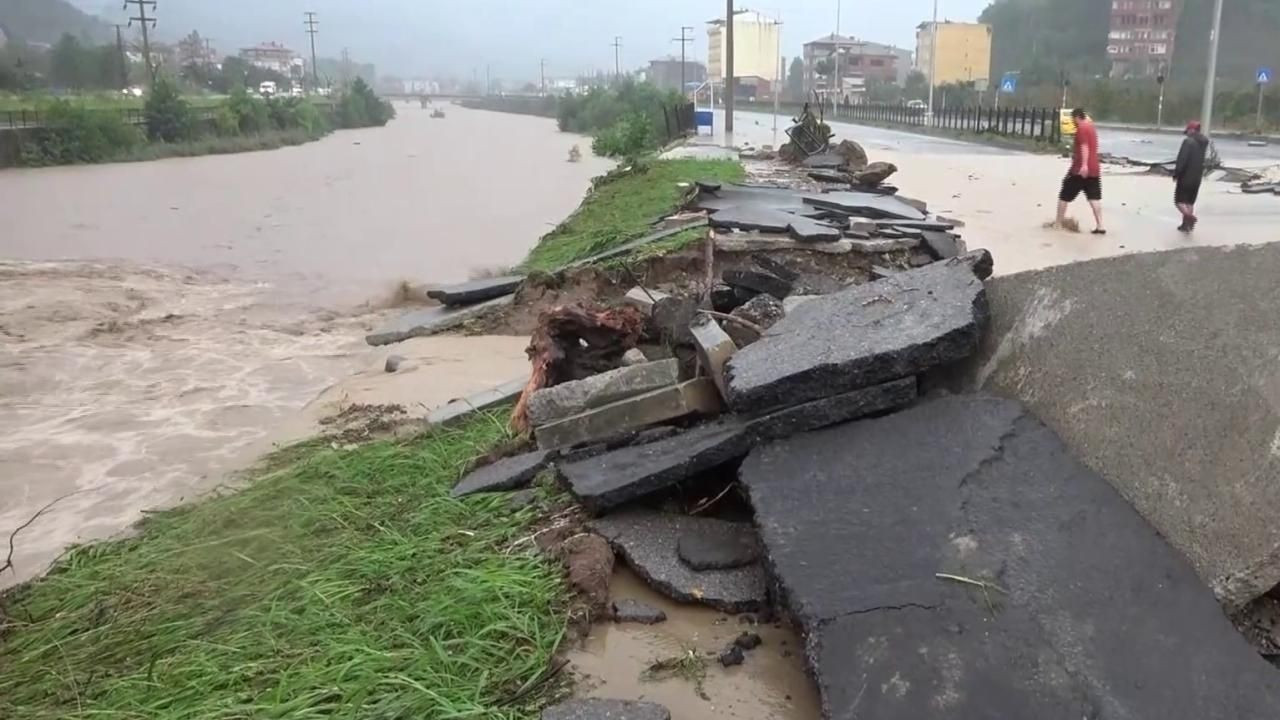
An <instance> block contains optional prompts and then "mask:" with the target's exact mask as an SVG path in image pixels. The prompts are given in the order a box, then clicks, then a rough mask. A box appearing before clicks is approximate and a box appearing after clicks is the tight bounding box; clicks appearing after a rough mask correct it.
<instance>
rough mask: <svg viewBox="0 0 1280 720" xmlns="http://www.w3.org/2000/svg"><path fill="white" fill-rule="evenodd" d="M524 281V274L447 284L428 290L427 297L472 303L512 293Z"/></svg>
mask: <svg viewBox="0 0 1280 720" xmlns="http://www.w3.org/2000/svg"><path fill="white" fill-rule="evenodd" d="M521 282H524V276H523V275H506V276H503V277H495V278H485V279H483V280H471V281H469V282H464V283H460V284H458V285H445V286H441V287H433V288H430V289H429V290H427V297H429V298H431V299H433V300H439V301H440V302H442V303H444V304H445V305H471V304H473V303H478V302H484V301H485V300H492V299H494V298H498V297H502V296H503V295H510V294H512V293H514V292H515V291H516V288H518V287H520V283H521Z"/></svg>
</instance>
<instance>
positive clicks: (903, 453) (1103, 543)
mask: <svg viewBox="0 0 1280 720" xmlns="http://www.w3.org/2000/svg"><path fill="white" fill-rule="evenodd" d="M922 442H923V443H925V444H926V446H927V447H925V448H922V446H921V443H922ZM739 478H740V481H741V482H742V483H743V484H744V485H745V487H746V488H747V491H748V494H749V496H750V500H751V503H752V505H753V506H754V508H755V512H756V523H757V525H758V526H759V528H760V532H761V539H762V541H763V543H764V546H765V552H766V555H767V557H768V564H769V566H770V568H771V569H772V571H773V578H774V580H775V582H776V583H777V584H778V586H779V589H780V594H781V596H782V597H783V598H784V599H785V601H786V603H787V605H788V608H789V610H790V612H791V613H792V615H793V616H794V617H795V618H796V619H797V620H798V621H799V623H800V625H801V627H802V629H803V631H804V634H805V635H806V638H807V652H806V655H807V660H808V663H809V665H810V669H811V671H812V672H813V674H814V676H815V679H816V681H817V684H818V687H819V691H820V694H821V696H822V703H823V714H824V716H825V717H827V718H848V717H853V716H854V715H855V713H856V714H857V716H858V717H863V716H865V717H868V718H872V717H874V718H882V719H884V720H894V719H895V718H902V719H903V720H916V719H917V718H922V717H942V716H945V717H955V718H1037V719H1048V720H1079V719H1080V718H1082V717H1083V718H1165V719H1172V720H1183V719H1185V720H1204V719H1207V718H1212V719H1215V720H1228V719H1233V718H1261V717H1272V716H1274V715H1275V713H1276V710H1275V708H1276V706H1277V702H1280V675H1277V674H1276V672H1275V669H1274V668H1272V667H1270V666H1269V665H1268V664H1267V663H1266V662H1265V661H1264V660H1262V659H1261V658H1260V657H1258V656H1257V655H1256V654H1255V653H1254V652H1253V651H1252V649H1251V648H1250V647H1249V646H1248V644H1247V643H1246V642H1245V641H1244V639H1243V637H1241V636H1240V635H1239V634H1238V633H1237V632H1236V631H1235V629H1234V628H1233V627H1232V625H1231V624H1230V622H1229V621H1228V620H1227V618H1226V617H1225V616H1224V615H1223V613H1222V611H1221V609H1220V607H1219V606H1218V604H1217V603H1216V602H1215V601H1214V598H1213V595H1212V593H1211V592H1209V590H1208V589H1207V588H1205V587H1204V585H1203V584H1202V583H1201V582H1200V580H1199V578H1198V577H1197V576H1196V574H1195V572H1194V571H1193V570H1192V568H1191V566H1190V565H1189V564H1188V563H1187V562H1186V560H1184V559H1183V558H1182V556H1181V555H1179V554H1178V553H1177V552H1175V551H1174V550H1173V549H1172V548H1170V547H1169V546H1168V545H1167V544H1166V543H1165V542H1164V540H1163V539H1162V538H1161V537H1160V535H1159V534H1158V533H1157V532H1156V531H1155V529H1154V528H1152V527H1151V526H1150V525H1148V524H1147V523H1146V522H1145V521H1144V520H1143V519H1142V518H1141V516H1139V515H1138V514H1137V512H1135V511H1134V509H1133V508H1132V507H1131V506H1130V505H1129V504H1128V503H1127V502H1126V501H1125V499H1124V498H1123V497H1121V496H1120V495H1119V494H1118V493H1116V492H1115V491H1114V490H1113V489H1112V488H1111V487H1110V486H1109V485H1108V484H1107V483H1106V482H1105V481H1104V480H1102V479H1101V478H1100V477H1098V476H1097V475H1096V474H1094V473H1093V472H1092V471H1090V470H1089V469H1088V468H1087V467H1085V466H1084V465H1083V464H1081V463H1080V462H1078V461H1076V460H1075V459H1074V458H1072V457H1071V455H1070V454H1069V452H1068V450H1067V448H1066V447H1065V446H1064V445H1063V444H1062V441H1061V440H1060V439H1059V438H1058V437H1057V436H1056V435H1055V434H1054V433H1053V432H1052V431H1051V430H1049V429H1048V428H1047V427H1045V426H1044V425H1043V424H1042V423H1040V422H1039V421H1038V420H1037V419H1036V418H1034V417H1033V416H1031V415H1030V414H1029V413H1027V412H1026V411H1025V410H1024V409H1023V408H1022V406H1020V405H1019V404H1018V403H1016V402H1013V401H1009V400H1003V399H998V398H995V397H991V396H954V397H947V398H943V399H940V400H936V401H933V402H930V403H926V404H923V405H919V406H917V407H915V408H913V409H910V410H906V411H904V412H900V413H896V414H893V415H889V416H886V417H883V418H879V419H875V420H866V421H862V422H858V423H851V424H848V425H842V426H839V427H835V428H831V429H828V430H824V431H821V432H816V433H808V434H805V435H799V436H795V437H792V438H790V439H788V440H784V441H780V442H777V443H773V444H770V445H767V446H764V447H761V448H757V449H756V450H754V451H753V452H752V454H751V455H750V456H749V457H748V458H747V460H746V461H744V463H743V465H742V468H741V470H740V473H739Z"/></svg>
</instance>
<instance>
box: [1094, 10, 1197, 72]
mask: <svg viewBox="0 0 1280 720" xmlns="http://www.w3.org/2000/svg"><path fill="white" fill-rule="evenodd" d="M1181 10H1182V8H1181V3H1180V2H1179V1H1178V0H1112V2H1111V29H1110V31H1109V33H1108V35H1107V56H1108V57H1110V58H1111V76H1112V77H1151V76H1154V75H1160V74H1164V73H1165V72H1167V71H1168V68H1169V61H1170V60H1171V59H1172V58H1173V43H1174V39H1175V37H1176V35H1177V29H1178V14H1179V13H1180V12H1181Z"/></svg>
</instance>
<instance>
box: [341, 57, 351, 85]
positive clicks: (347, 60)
mask: <svg viewBox="0 0 1280 720" xmlns="http://www.w3.org/2000/svg"><path fill="white" fill-rule="evenodd" d="M342 84H343V85H350V84H351V53H350V52H348V51H347V49H346V48H342Z"/></svg>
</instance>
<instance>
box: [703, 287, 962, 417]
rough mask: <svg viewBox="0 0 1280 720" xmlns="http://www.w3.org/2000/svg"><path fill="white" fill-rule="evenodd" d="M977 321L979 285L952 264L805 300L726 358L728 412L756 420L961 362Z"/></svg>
mask: <svg viewBox="0 0 1280 720" xmlns="http://www.w3.org/2000/svg"><path fill="white" fill-rule="evenodd" d="M986 319H987V303H986V292H985V289H984V287H983V284H982V281H981V280H979V279H978V278H977V277H976V276H975V275H974V274H973V270H972V269H970V268H969V266H968V265H966V264H964V263H959V262H957V263H934V264H932V265H928V266H926V267H923V268H919V269H917V270H910V271H907V272H903V273H901V274H898V275H894V276H893V277H889V278H885V279H883V280H877V281H875V282H872V283H868V284H866V285H858V286H854V287H851V288H849V289H847V290H843V291H841V292H838V293H834V294H832V295H823V296H820V297H817V298H814V299H813V300H810V301H808V302H805V303H803V304H801V305H799V306H797V307H796V308H795V309H794V310H792V311H790V312H789V313H788V315H787V316H786V317H784V318H783V319H782V320H780V321H779V322H778V323H777V324H776V325H774V326H773V327H771V328H769V330H767V331H766V332H765V334H764V336H763V337H762V338H761V339H760V340H759V341H757V342H755V343H753V344H752V345H750V346H748V347H745V348H743V349H741V350H739V351H738V352H737V353H736V354H735V355H734V356H733V358H731V359H730V360H729V363H728V365H727V366H726V367H727V370H728V385H729V397H728V400H729V405H730V407H732V408H733V409H734V410H735V411H738V412H744V413H753V414H755V413H763V412H766V411H769V410H771V409H774V408H782V407H788V406H791V405H799V404H801V403H805V402H810V401H814V400H821V399H823V398H826V397H830V396H832V395H839V394H841V393H846V392H850V391H853V390H857V389H859V388H865V387H869V386H872V385H878V384H880V383H883V382H887V381H889V380H896V379H899V378H904V377H908V376H911V375H916V374H919V373H920V372H922V371H924V370H927V369H929V368H932V367H934V366H938V365H942V364H945V363H950V362H954V361H956V360H961V359H964V358H966V357H968V356H969V355H972V354H973V353H974V352H975V351H976V350H977V347H978V340H979V337H980V335H981V332H982V328H983V326H984V325H985V323H986Z"/></svg>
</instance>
